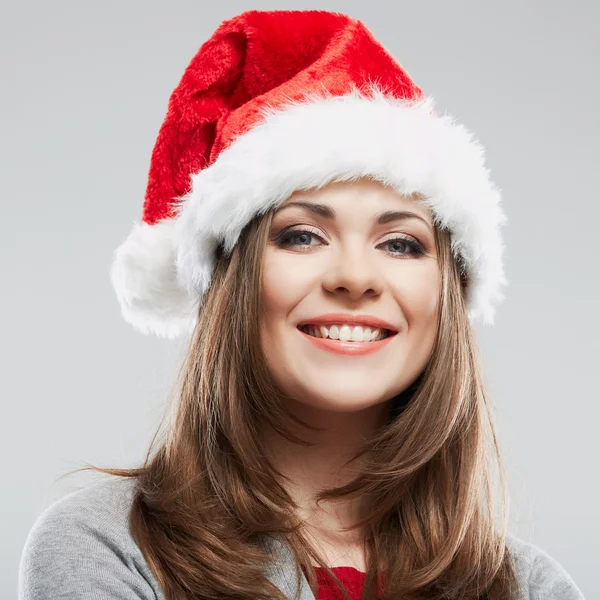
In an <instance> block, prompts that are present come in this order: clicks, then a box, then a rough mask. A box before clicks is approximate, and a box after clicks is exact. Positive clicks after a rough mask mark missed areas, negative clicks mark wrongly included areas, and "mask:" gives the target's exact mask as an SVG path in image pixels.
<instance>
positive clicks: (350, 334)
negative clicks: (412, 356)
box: [302, 325, 387, 342]
mask: <svg viewBox="0 0 600 600" xmlns="http://www.w3.org/2000/svg"><path fill="white" fill-rule="evenodd" d="M302 329H303V331H305V332H306V333H308V334H309V335H312V336H313V337H318V338H328V339H331V340H340V341H343V342H348V341H352V342H373V341H378V340H382V339H383V338H385V337H387V333H386V331H385V330H383V331H382V330H380V329H371V328H370V327H358V326H355V327H351V326H350V325H330V326H329V327H327V326H325V325H320V326H313V325H305V326H304V327H303V328H302Z"/></svg>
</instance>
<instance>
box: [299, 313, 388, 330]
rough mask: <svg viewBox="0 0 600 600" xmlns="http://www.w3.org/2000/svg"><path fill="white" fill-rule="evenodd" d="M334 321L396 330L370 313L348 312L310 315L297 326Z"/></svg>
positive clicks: (332, 322) (325, 323)
mask: <svg viewBox="0 0 600 600" xmlns="http://www.w3.org/2000/svg"><path fill="white" fill-rule="evenodd" d="M335 323H340V324H344V325H360V326H365V327H376V328H378V329H389V330H390V331H393V332H394V333H397V332H398V328H397V327H394V325H392V324H391V323H388V322H387V321H384V320H383V319H380V318H379V317H374V316H372V315H353V314H348V313H329V314H326V315H320V316H318V317H310V318H309V319H304V320H302V321H300V323H298V325H297V327H302V326H303V325H333V324H335Z"/></svg>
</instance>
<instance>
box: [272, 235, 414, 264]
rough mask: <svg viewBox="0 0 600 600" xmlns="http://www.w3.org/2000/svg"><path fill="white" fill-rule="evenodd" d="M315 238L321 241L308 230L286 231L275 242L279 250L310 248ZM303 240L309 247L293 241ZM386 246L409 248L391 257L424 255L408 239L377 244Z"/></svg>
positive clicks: (399, 238)
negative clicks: (407, 250) (312, 239)
mask: <svg viewBox="0 0 600 600" xmlns="http://www.w3.org/2000/svg"><path fill="white" fill-rule="evenodd" d="M312 237H316V238H318V239H319V240H321V241H323V238H322V237H321V236H320V235H318V234H316V233H315V232H314V231H310V230H308V229H287V230H284V231H283V232H282V233H280V234H279V235H278V236H277V238H276V240H275V242H276V244H277V245H278V246H279V247H280V248H290V247H293V246H296V247H298V246H299V247H302V248H310V238H312ZM301 238H304V240H305V241H308V243H309V245H306V244H302V242H300V243H296V242H295V241H294V240H296V239H298V240H299V239H301ZM307 238H308V240H307ZM387 244H390V245H391V244H396V247H397V245H398V244H399V245H400V246H401V247H404V248H409V249H410V252H390V254H392V255H397V256H417V257H419V256H423V255H424V254H425V248H423V246H422V245H421V244H420V243H419V242H417V241H416V240H414V239H412V238H408V237H395V238H391V239H389V240H386V241H385V242H382V243H381V244H379V245H380V246H385V245H387Z"/></svg>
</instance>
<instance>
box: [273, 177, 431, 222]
mask: <svg viewBox="0 0 600 600" xmlns="http://www.w3.org/2000/svg"><path fill="white" fill-rule="evenodd" d="M422 200H423V196H422V195H421V194H419V193H413V194H403V193H400V192H398V191H397V190H395V189H394V188H392V187H391V186H388V185H385V184H383V183H381V182H380V181H377V180H374V179H371V178H367V177H362V178H360V179H357V180H353V181H334V182H331V183H328V184H326V185H324V186H322V187H320V188H312V189H309V190H297V191H295V192H294V193H293V194H292V195H291V196H289V197H288V198H286V199H285V200H284V201H283V202H282V203H281V204H280V205H279V206H278V209H280V208H283V207H284V206H286V205H287V204H293V203H294V202H299V201H301V202H311V203H319V204H323V205H328V206H331V208H333V209H334V212H335V213H342V214H343V211H344V208H346V210H352V211H353V212H354V211H356V210H357V209H360V210H361V213H363V214H364V213H371V212H372V213H375V212H380V211H381V210H399V209H402V210H410V211H412V212H414V213H416V214H418V215H420V216H421V217H423V218H424V219H425V220H426V221H427V222H428V223H432V213H431V209H430V208H429V207H428V206H427V205H426V204H424V203H423V202H421V201H422ZM290 210H291V209H290ZM298 210H302V208H300V207H298Z"/></svg>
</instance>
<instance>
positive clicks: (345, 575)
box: [303, 567, 366, 600]
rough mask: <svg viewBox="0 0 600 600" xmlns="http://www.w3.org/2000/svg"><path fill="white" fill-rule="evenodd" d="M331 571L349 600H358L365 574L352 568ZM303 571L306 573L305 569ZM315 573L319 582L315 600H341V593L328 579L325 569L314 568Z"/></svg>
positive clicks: (333, 568) (336, 568)
mask: <svg viewBox="0 0 600 600" xmlns="http://www.w3.org/2000/svg"><path fill="white" fill-rule="evenodd" d="M303 569H304V567H303ZM331 570H332V571H333V572H334V573H335V574H336V576H337V578H338V579H339V580H340V582H341V583H342V585H343V586H344V588H345V589H346V591H347V592H348V594H349V595H350V598H351V599H352V600H359V598H360V594H361V592H362V588H363V583H364V580H365V576H366V573H363V572H362V571H359V570H358V569H355V568H354V567H332V568H331ZM304 571H305V573H306V570H305V569H304ZM315 571H316V573H317V580H318V582H319V593H318V595H317V598H316V600H342V599H343V596H342V594H341V592H340V591H339V590H338V588H337V587H336V585H335V584H334V583H333V581H332V580H331V579H330V578H329V576H328V575H327V573H326V572H325V569H323V568H322V567H315Z"/></svg>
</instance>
